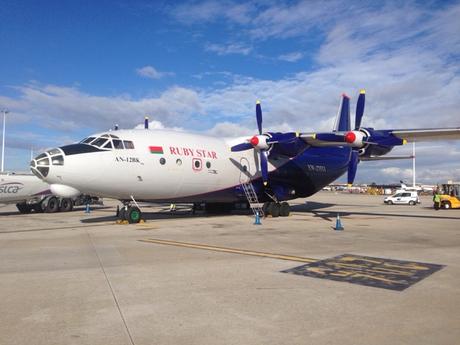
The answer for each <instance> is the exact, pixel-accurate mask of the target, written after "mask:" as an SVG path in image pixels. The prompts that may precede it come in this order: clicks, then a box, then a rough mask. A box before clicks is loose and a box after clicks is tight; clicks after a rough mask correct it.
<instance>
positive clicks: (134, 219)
mask: <svg viewBox="0 0 460 345" xmlns="http://www.w3.org/2000/svg"><path fill="white" fill-rule="evenodd" d="M141 216H142V212H141V210H140V209H139V208H138V207H136V206H131V207H128V211H127V213H126V218H127V220H128V223H129V224H134V223H139V222H140V221H141Z"/></svg>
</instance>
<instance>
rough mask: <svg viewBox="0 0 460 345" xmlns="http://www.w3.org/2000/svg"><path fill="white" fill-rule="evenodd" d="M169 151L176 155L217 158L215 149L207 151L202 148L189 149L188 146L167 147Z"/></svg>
mask: <svg viewBox="0 0 460 345" xmlns="http://www.w3.org/2000/svg"><path fill="white" fill-rule="evenodd" d="M169 152H170V153H171V154H172V155H176V156H190V157H198V158H210V159H217V153H216V152H215V151H208V150H204V149H191V148H188V147H171V146H170V147H169Z"/></svg>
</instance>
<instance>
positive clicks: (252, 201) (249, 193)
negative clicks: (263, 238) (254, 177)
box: [241, 181, 264, 217]
mask: <svg viewBox="0 0 460 345" xmlns="http://www.w3.org/2000/svg"><path fill="white" fill-rule="evenodd" d="M241 188H243V191H244V194H245V195H246V198H247V199H248V203H249V207H250V208H251V210H252V212H253V213H254V216H255V215H256V214H257V213H259V217H263V216H264V211H263V209H262V207H260V203H259V199H258V198H257V194H256V191H255V190H254V186H253V185H252V183H251V181H249V182H245V183H242V184H241Z"/></svg>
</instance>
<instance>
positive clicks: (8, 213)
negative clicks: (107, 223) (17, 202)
mask: <svg viewBox="0 0 460 345" xmlns="http://www.w3.org/2000/svg"><path fill="white" fill-rule="evenodd" d="M97 209H98V210H104V209H110V207H109V206H97ZM84 211H85V206H75V207H74V208H73V209H72V211H66V212H54V213H45V212H35V211H32V212H30V213H27V214H22V213H20V212H19V211H6V212H2V209H1V208H0V217H4V216H5V217H7V216H33V215H39V214H49V215H53V214H67V213H68V212H70V213H74V212H84Z"/></svg>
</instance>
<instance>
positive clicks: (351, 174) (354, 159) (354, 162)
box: [344, 89, 370, 185]
mask: <svg viewBox="0 0 460 345" xmlns="http://www.w3.org/2000/svg"><path fill="white" fill-rule="evenodd" d="M365 101H366V91H365V90H364V89H363V90H361V91H359V96H358V101H357V102H356V112H355V130H354V131H350V132H348V133H346V134H345V135H344V139H345V141H346V142H347V143H350V144H353V143H355V142H356V143H358V144H361V145H362V144H370V142H367V141H366V139H367V138H365V137H364V135H363V133H362V132H361V131H359V129H360V128H361V121H362V119H363V115H364V104H365ZM357 135H358V137H357ZM357 139H358V140H357ZM358 163H359V153H358V151H357V149H356V148H355V147H352V149H351V156H350V162H349V163H348V176H347V182H348V184H349V185H352V184H353V182H354V181H355V176H356V171H357V170H358Z"/></svg>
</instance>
